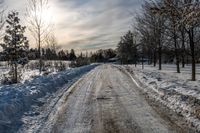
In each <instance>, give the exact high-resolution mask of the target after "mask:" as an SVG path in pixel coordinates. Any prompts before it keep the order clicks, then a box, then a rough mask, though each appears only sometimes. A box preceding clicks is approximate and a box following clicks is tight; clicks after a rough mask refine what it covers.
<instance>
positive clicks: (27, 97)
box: [0, 64, 97, 131]
mask: <svg viewBox="0 0 200 133" xmlns="http://www.w3.org/2000/svg"><path fill="white" fill-rule="evenodd" d="M96 66H97V65H95V64H93V65H88V66H83V67H80V68H74V69H68V70H66V71H64V72H57V73H54V74H50V75H48V76H38V77H36V78H34V79H33V80H31V81H28V80H27V81H25V82H24V83H23V84H16V85H4V86H0V131H4V130H6V129H7V128H9V127H12V126H13V125H15V126H16V124H19V121H20V118H21V116H22V115H23V113H24V112H25V111H28V110H29V108H30V107H31V106H32V105H34V104H40V103H39V102H40V101H39V100H38V99H39V98H42V97H44V96H46V95H47V94H51V93H53V92H55V91H57V90H58V89H59V88H61V87H63V86H64V85H65V84H67V83H69V82H70V81H73V80H74V79H76V78H78V77H80V76H81V75H83V74H85V73H86V72H88V71H90V70H91V69H93V68H95V67H96ZM41 104H42V103H41Z"/></svg>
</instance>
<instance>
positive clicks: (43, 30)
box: [27, 0, 51, 73]
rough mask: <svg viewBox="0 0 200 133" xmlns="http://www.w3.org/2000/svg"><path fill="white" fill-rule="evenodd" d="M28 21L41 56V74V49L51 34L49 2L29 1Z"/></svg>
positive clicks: (44, 0)
mask: <svg viewBox="0 0 200 133" xmlns="http://www.w3.org/2000/svg"><path fill="white" fill-rule="evenodd" d="M27 1H28V7H27V21H28V24H29V25H28V28H29V30H30V32H31V33H32V36H33V37H34V39H35V41H36V44H37V46H38V54H39V62H40V63H39V64H40V66H39V69H40V73H41V71H42V57H41V47H42V45H43V43H44V41H45V39H46V36H47V34H49V33H50V31H51V30H50V25H51V23H50V22H48V20H46V19H45V15H46V13H48V9H49V4H48V0H27Z"/></svg>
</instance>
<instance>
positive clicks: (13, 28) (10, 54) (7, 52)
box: [3, 11, 29, 83]
mask: <svg viewBox="0 0 200 133" xmlns="http://www.w3.org/2000/svg"><path fill="white" fill-rule="evenodd" d="M18 15H19V13H18V12H15V11H12V12H10V13H9V14H8V17H7V19H6V23H7V26H6V33H5V36H4V44H3V55H4V57H5V58H6V59H7V61H8V62H9V64H10V65H11V66H12V68H11V74H12V82H13V83H17V82H18V65H22V66H24V65H25V64H27V63H28V49H29V43H28V40H27V38H26V37H25V36H24V32H25V29H26V27H24V26H21V24H20V19H19V17H18Z"/></svg>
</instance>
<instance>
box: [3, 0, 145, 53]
mask: <svg viewBox="0 0 200 133" xmlns="http://www.w3.org/2000/svg"><path fill="white" fill-rule="evenodd" d="M0 1H1V0H0ZM5 2H6V4H7V5H8V6H9V7H10V9H13V8H14V9H17V10H18V9H19V10H21V11H23V8H25V7H24V5H25V3H26V0H20V2H17V3H16V0H6V1H5ZM49 2H51V3H52V4H51V6H52V7H53V9H54V10H55V11H54V14H53V18H54V19H55V20H56V27H55V28H56V37H57V38H58V42H59V44H60V47H62V48H65V49H71V48H74V49H78V50H85V49H90V50H91V49H99V48H110V47H115V46H116V45H117V43H118V42H119V39H120V36H122V35H123V34H124V33H125V32H127V30H129V29H131V24H132V23H133V22H132V21H133V14H132V13H134V12H135V11H137V10H138V9H139V8H140V6H141V4H142V0H49ZM13 3H16V4H13Z"/></svg>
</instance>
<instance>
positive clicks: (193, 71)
mask: <svg viewBox="0 0 200 133" xmlns="http://www.w3.org/2000/svg"><path fill="white" fill-rule="evenodd" d="M189 39H190V50H191V57H192V81H195V80H196V62H195V47H194V33H193V29H190V31H189Z"/></svg>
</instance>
